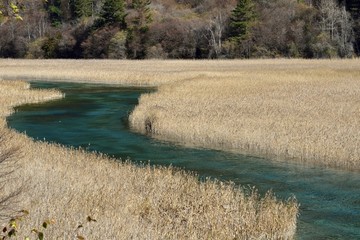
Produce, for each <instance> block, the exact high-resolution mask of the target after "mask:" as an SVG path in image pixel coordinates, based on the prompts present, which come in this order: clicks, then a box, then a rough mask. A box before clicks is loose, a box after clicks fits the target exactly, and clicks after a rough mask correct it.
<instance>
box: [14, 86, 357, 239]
mask: <svg viewBox="0 0 360 240" xmlns="http://www.w3.org/2000/svg"><path fill="white" fill-rule="evenodd" d="M32 87H35V88H57V89H60V90H61V91H63V92H65V93H66V98H64V99H62V100H56V101H52V102H49V103H44V104H36V105H26V106H22V107H19V108H18V109H17V110H18V111H17V112H16V113H15V114H13V115H12V116H10V117H9V118H8V123H9V126H10V127H12V128H14V129H17V130H18V131H20V132H26V134H27V135H29V136H31V137H33V138H35V139H41V140H43V139H46V140H47V141H50V142H57V143H61V144H64V145H67V146H75V147H79V146H81V147H83V148H86V149H88V150H90V151H94V150H95V151H100V152H103V153H107V154H108V155H113V156H115V157H117V158H122V159H127V158H130V159H131V160H132V161H134V162H147V161H150V162H151V164H156V165H173V166H177V167H181V168H184V169H187V170H191V171H195V172H197V173H198V174H199V175H200V176H201V177H209V176H210V177H215V178H218V179H222V180H231V181H233V182H235V183H236V184H241V185H250V186H255V187H256V188H258V189H259V191H260V192H261V193H264V192H266V191H267V190H269V189H272V190H273V191H274V192H275V194H276V195H277V196H278V197H279V198H281V199H287V198H289V197H291V196H292V195H295V196H296V198H297V199H298V201H299V202H300V204H301V211H300V217H299V224H298V231H297V239H360V173H358V172H357V173H356V172H347V171H340V170H334V169H323V168H319V167H306V166H301V165H297V164H295V163H284V162H272V161H269V160H267V159H262V158H256V157H251V156H244V155H240V154H233V153H226V152H222V151H213V150H208V149H195V148H186V147H182V146H177V145H175V144H171V143H167V142H161V141H157V140H154V139H151V138H149V137H147V136H143V135H140V134H137V133H134V132H131V131H130V130H129V128H128V120H127V119H128V115H129V113H130V112H131V111H132V109H133V108H134V106H135V105H136V104H137V103H138V98H139V96H140V94H142V93H145V92H149V91H152V90H149V89H139V88H124V87H116V86H104V85H90V84H74V83H44V82H33V83H32Z"/></svg>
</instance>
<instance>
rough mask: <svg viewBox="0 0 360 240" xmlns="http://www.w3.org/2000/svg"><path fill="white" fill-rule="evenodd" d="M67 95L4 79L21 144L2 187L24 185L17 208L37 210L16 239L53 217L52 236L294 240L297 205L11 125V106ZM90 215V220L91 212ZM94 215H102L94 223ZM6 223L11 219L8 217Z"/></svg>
mask: <svg viewBox="0 0 360 240" xmlns="http://www.w3.org/2000/svg"><path fill="white" fill-rule="evenodd" d="M59 97H62V94H61V93H59V92H57V91H39V90H29V89H28V85H27V84H25V83H23V82H14V81H0V103H1V105H0V106H1V107H0V114H1V118H0V123H1V124H0V131H1V132H2V133H6V134H3V135H2V136H4V138H5V141H4V143H5V145H0V151H3V150H4V149H5V148H7V147H12V146H14V147H17V146H19V147H20V148H21V152H23V153H24V154H23V155H19V156H18V159H17V162H16V171H15V172H14V173H12V177H11V181H7V182H6V184H5V185H4V188H3V189H2V191H1V192H0V197H1V196H7V195H9V194H11V193H12V192H13V190H14V189H17V188H19V187H23V189H24V190H23V191H22V192H21V194H20V195H19V196H18V199H17V201H18V206H19V207H20V208H21V209H26V210H29V211H30V215H29V216H28V217H27V218H25V219H24V220H23V221H22V222H20V224H19V225H20V226H19V234H18V235H17V238H19V239H23V238H24V236H25V235H29V234H30V231H31V229H32V228H38V227H39V226H41V224H42V222H43V221H45V220H48V219H50V222H52V224H51V225H50V226H49V227H48V229H46V230H45V237H48V238H51V239H76V238H78V239H80V238H79V237H80V236H84V237H86V239H291V238H293V237H294V234H295V230H296V220H297V214H298V204H297V203H296V201H294V200H293V199H290V200H289V201H279V200H277V199H276V198H275V197H274V196H273V195H272V194H267V195H266V196H264V197H262V198H260V197H259V196H258V194H257V193H256V191H250V192H249V193H248V194H245V192H244V190H243V189H240V188H235V187H234V186H233V185H231V184H224V183H221V182H212V181H205V182H199V181H198V180H197V178H196V176H194V175H192V174H190V173H186V172H183V171H179V170H174V169H172V168H153V167H150V166H142V167H141V166H135V165H133V164H131V163H129V162H124V163H120V162H117V161H114V160H112V159H109V158H107V157H106V156H103V155H101V154H94V153H87V152H85V151H82V150H74V149H67V148H64V147H61V146H58V145H55V144H49V143H46V142H35V141H33V140H32V139H30V138H28V137H26V136H25V135H23V134H19V133H16V132H14V131H12V130H9V129H7V127H6V122H5V120H4V118H5V117H6V116H7V115H9V114H10V113H11V110H10V107H14V106H16V105H19V104H24V103H26V102H39V101H45V100H49V99H55V98H59ZM88 216H90V217H91V218H87V217H88ZM87 219H96V222H95V221H88V220H87ZM4 224H5V223H4Z"/></svg>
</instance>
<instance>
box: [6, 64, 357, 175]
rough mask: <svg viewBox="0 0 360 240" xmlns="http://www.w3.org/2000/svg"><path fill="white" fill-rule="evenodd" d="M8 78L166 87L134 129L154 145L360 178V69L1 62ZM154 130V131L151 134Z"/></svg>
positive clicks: (140, 110) (143, 107)
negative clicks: (224, 153)
mask: <svg viewBox="0 0 360 240" xmlns="http://www.w3.org/2000/svg"><path fill="white" fill-rule="evenodd" d="M0 65H1V66H2V68H1V69H0V77H2V78H8V79H18V78H22V79H24V78H25V79H37V80H47V81H49V80H50V81H76V82H88V83H107V84H121V85H129V86H152V87H154V86H155V87H159V91H157V92H156V93H153V94H150V95H145V96H143V97H142V98H141V101H140V104H139V106H137V107H136V109H135V110H134V112H133V113H132V115H131V116H130V124H131V127H132V128H133V129H134V130H135V131H138V132H141V133H150V134H151V136H152V137H155V138H159V139H164V140H167V141H173V142H177V143H182V144H189V145H195V146H199V147H206V148H213V149H221V150H228V151H235V152H240V153H246V154H251V155H254V156H261V157H266V158H270V159H274V160H281V161H296V162H301V163H305V164H310V165H313V164H315V165H320V166H324V167H335V168H341V169H346V170H356V171H357V170H360V149H359V148H358V146H359V145H360V136H359V134H358V132H359V129H360V121H359V119H360V113H359V111H358V109H359V108H360V90H359V89H360V87H359V85H360V70H359V67H360V60H359V59H350V60H349V59H346V60H289V59H270V60H246V61H244V60H222V61H194V60H193V61H191V60H190V61H184V60H173V61H163V60H149V61H117V60H0ZM150 128H151V130H150Z"/></svg>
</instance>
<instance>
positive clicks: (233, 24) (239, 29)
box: [229, 0, 256, 42]
mask: <svg viewBox="0 0 360 240" xmlns="http://www.w3.org/2000/svg"><path fill="white" fill-rule="evenodd" d="M255 19H256V14H255V6H254V4H253V2H252V1H251V0H238V3H237V5H236V7H235V9H234V10H233V11H232V14H231V16H230V31H229V36H230V38H231V39H232V40H235V41H236V42H240V41H242V40H245V39H248V38H249V35H250V32H251V27H252V26H253V25H254V22H255Z"/></svg>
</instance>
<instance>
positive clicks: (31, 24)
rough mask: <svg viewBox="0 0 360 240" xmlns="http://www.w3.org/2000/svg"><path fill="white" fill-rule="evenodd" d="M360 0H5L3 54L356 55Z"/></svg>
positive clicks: (0, 5) (0, 11) (0, 21)
mask: <svg viewBox="0 0 360 240" xmlns="http://www.w3.org/2000/svg"><path fill="white" fill-rule="evenodd" d="M359 18H360V2H359V1H356V0H339V1H337V0H31V1H29V0H17V1H11V0H1V2H0V57H2V58H29V59H38V58H41V59H50V58H51V59H52V58H74V59H93V58H103V59H105V58H106V59H227V58H230V59H234V58H352V57H356V56H359V54H360V23H359V22H360V21H359Z"/></svg>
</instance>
